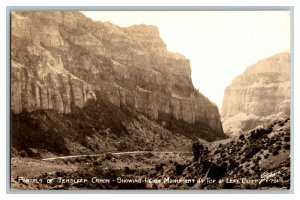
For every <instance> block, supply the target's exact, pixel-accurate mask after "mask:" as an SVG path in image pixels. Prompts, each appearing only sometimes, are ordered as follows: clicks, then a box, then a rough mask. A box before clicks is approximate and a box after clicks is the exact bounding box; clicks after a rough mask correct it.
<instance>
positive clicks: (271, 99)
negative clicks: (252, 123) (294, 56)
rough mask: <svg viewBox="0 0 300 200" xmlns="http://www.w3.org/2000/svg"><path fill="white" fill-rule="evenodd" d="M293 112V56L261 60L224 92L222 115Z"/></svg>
mask: <svg viewBox="0 0 300 200" xmlns="http://www.w3.org/2000/svg"><path fill="white" fill-rule="evenodd" d="M279 112H283V113H286V114H287V115H289V113H290V55H289V53H281V54H277V55H274V56H272V57H270V58H267V59H264V60H261V61H259V62H257V63H256V64H254V65H253V66H250V67H249V68H248V69H247V70H246V71H245V73H244V74H242V75H240V76H238V77H237V78H236V79H234V80H233V82H232V83H231V85H230V86H228V87H227V88H226V90H225V93H224V99H223V105H222V116H223V117H225V118H226V117H232V116H234V115H236V114H239V113H245V114H246V115H257V116H268V115H272V114H276V113H279Z"/></svg>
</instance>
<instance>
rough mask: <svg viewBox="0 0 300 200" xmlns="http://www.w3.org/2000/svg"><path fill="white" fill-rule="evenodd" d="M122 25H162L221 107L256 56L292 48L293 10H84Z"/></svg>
mask: <svg viewBox="0 0 300 200" xmlns="http://www.w3.org/2000/svg"><path fill="white" fill-rule="evenodd" d="M83 13H84V14H85V15H86V16H87V17H89V18H91V19H93V20H99V21H102V22H106V21H109V22H111V23H113V24H116V25H118V26H121V27H127V26H131V25H134V24H149V25H155V26H157V27H158V29H159V32H160V36H161V37H162V39H163V41H164V42H165V44H166V46H167V49H168V50H169V51H174V52H178V53H181V54H183V55H184V56H185V57H186V58H188V59H189V60H190V63H191V69H192V80H193V84H194V87H195V88H197V89H199V91H200V92H201V93H202V94H203V95H205V96H206V97H208V98H209V99H210V100H211V101H212V102H214V103H215V104H216V105H217V106H218V107H219V108H221V106H222V100H223V95H224V90H225V88H226V87H227V86H228V85H230V83H231V81H232V80H233V79H234V78H235V77H236V76H238V75H240V74H242V73H243V72H244V71H245V69H246V68H247V67H249V66H251V65H252V64H255V63H256V62H257V61H259V60H261V59H264V58H266V57H269V56H272V55H274V54H277V53H280V52H289V51H290V39H291V38H290V12H289V11H85V12H83Z"/></svg>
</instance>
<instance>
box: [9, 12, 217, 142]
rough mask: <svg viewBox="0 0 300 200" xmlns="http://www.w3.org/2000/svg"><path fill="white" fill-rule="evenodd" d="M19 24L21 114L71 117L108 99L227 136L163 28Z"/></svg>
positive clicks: (70, 16) (43, 17)
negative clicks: (52, 113)
mask: <svg viewBox="0 0 300 200" xmlns="http://www.w3.org/2000/svg"><path fill="white" fill-rule="evenodd" d="M11 17H12V20H11V21H12V25H11V26H12V27H11V28H12V40H11V42H12V51H11V74H12V80H11V88H12V89H11V92H12V98H11V109H12V111H13V112H14V113H21V112H23V111H34V110H38V109H54V110H56V111H58V112H61V113H70V112H72V108H73V106H76V107H79V108H82V107H84V106H85V105H86V103H87V101H88V100H90V99H94V100H95V99H97V98H102V99H106V100H108V101H109V102H111V103H112V104H113V105H115V106H117V107H119V108H122V107H126V108H130V109H133V110H136V111H138V112H140V113H142V114H144V115H146V116H148V117H149V118H151V119H153V120H158V121H162V123H163V122H164V121H163V120H162V119H165V115H167V116H169V117H171V118H172V119H173V118H174V119H175V120H182V121H184V122H186V123H190V124H197V123H198V124H199V123H200V124H205V127H204V129H203V130H206V132H207V134H216V135H218V137H219V138H221V137H222V136H223V130H222V125H221V121H220V115H219V112H218V108H217V107H216V106H215V105H214V104H213V103H211V102H210V101H209V100H208V99H207V98H206V97H204V96H203V95H202V94H200V93H199V92H197V91H196V90H195V89H194V87H193V84H192V80H191V69H190V64H189V60H188V59H186V58H185V57H184V56H182V55H180V54H177V53H171V52H168V51H167V49H166V45H165V44H164V42H163V41H162V39H161V38H160V36H159V31H158V29H157V28H156V27H155V26H148V25H134V26H131V27H126V28H121V27H118V26H116V25H113V24H111V23H102V22H100V21H97V22H95V21H92V20H90V19H88V18H86V17H85V16H84V15H83V14H81V13H79V12H13V13H12V15H11ZM96 91H97V92H96ZM95 93H97V94H98V96H97V95H96V94H95ZM161 116H164V118H162V117H161ZM201 131H202V130H199V132H201ZM208 132H210V133H208Z"/></svg>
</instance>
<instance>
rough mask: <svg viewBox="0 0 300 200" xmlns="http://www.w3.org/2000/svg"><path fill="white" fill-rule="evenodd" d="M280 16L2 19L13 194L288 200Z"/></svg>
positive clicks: (287, 55) (55, 14)
mask: <svg viewBox="0 0 300 200" xmlns="http://www.w3.org/2000/svg"><path fill="white" fill-rule="evenodd" d="M292 20H293V19H292V13H291V11H290V10H223V11H222V10H199V11H62V10H61V11H58V10H56V11H42V10H41V11H36V10H35V11H23V10H14V11H11V12H10V189H11V190H13V191H23V190H26V191H28V190H223V189H227V190H228V189H230V190H264V191H265V190H267V191H271V190H272V191H274V190H280V191H284V190H290V188H291V187H292V185H291V184H292V182H291V142H292V141H291V137H292V136H291V130H290V127H291V121H292V120H293V119H292V117H293V116H292V115H291V84H293V83H291V70H292V69H293V65H292V64H291V63H293V60H292V59H293V57H291V55H293V49H292V47H291V40H292V38H291V35H292V34H291V29H292V27H291V24H292V23H291V21H292Z"/></svg>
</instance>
